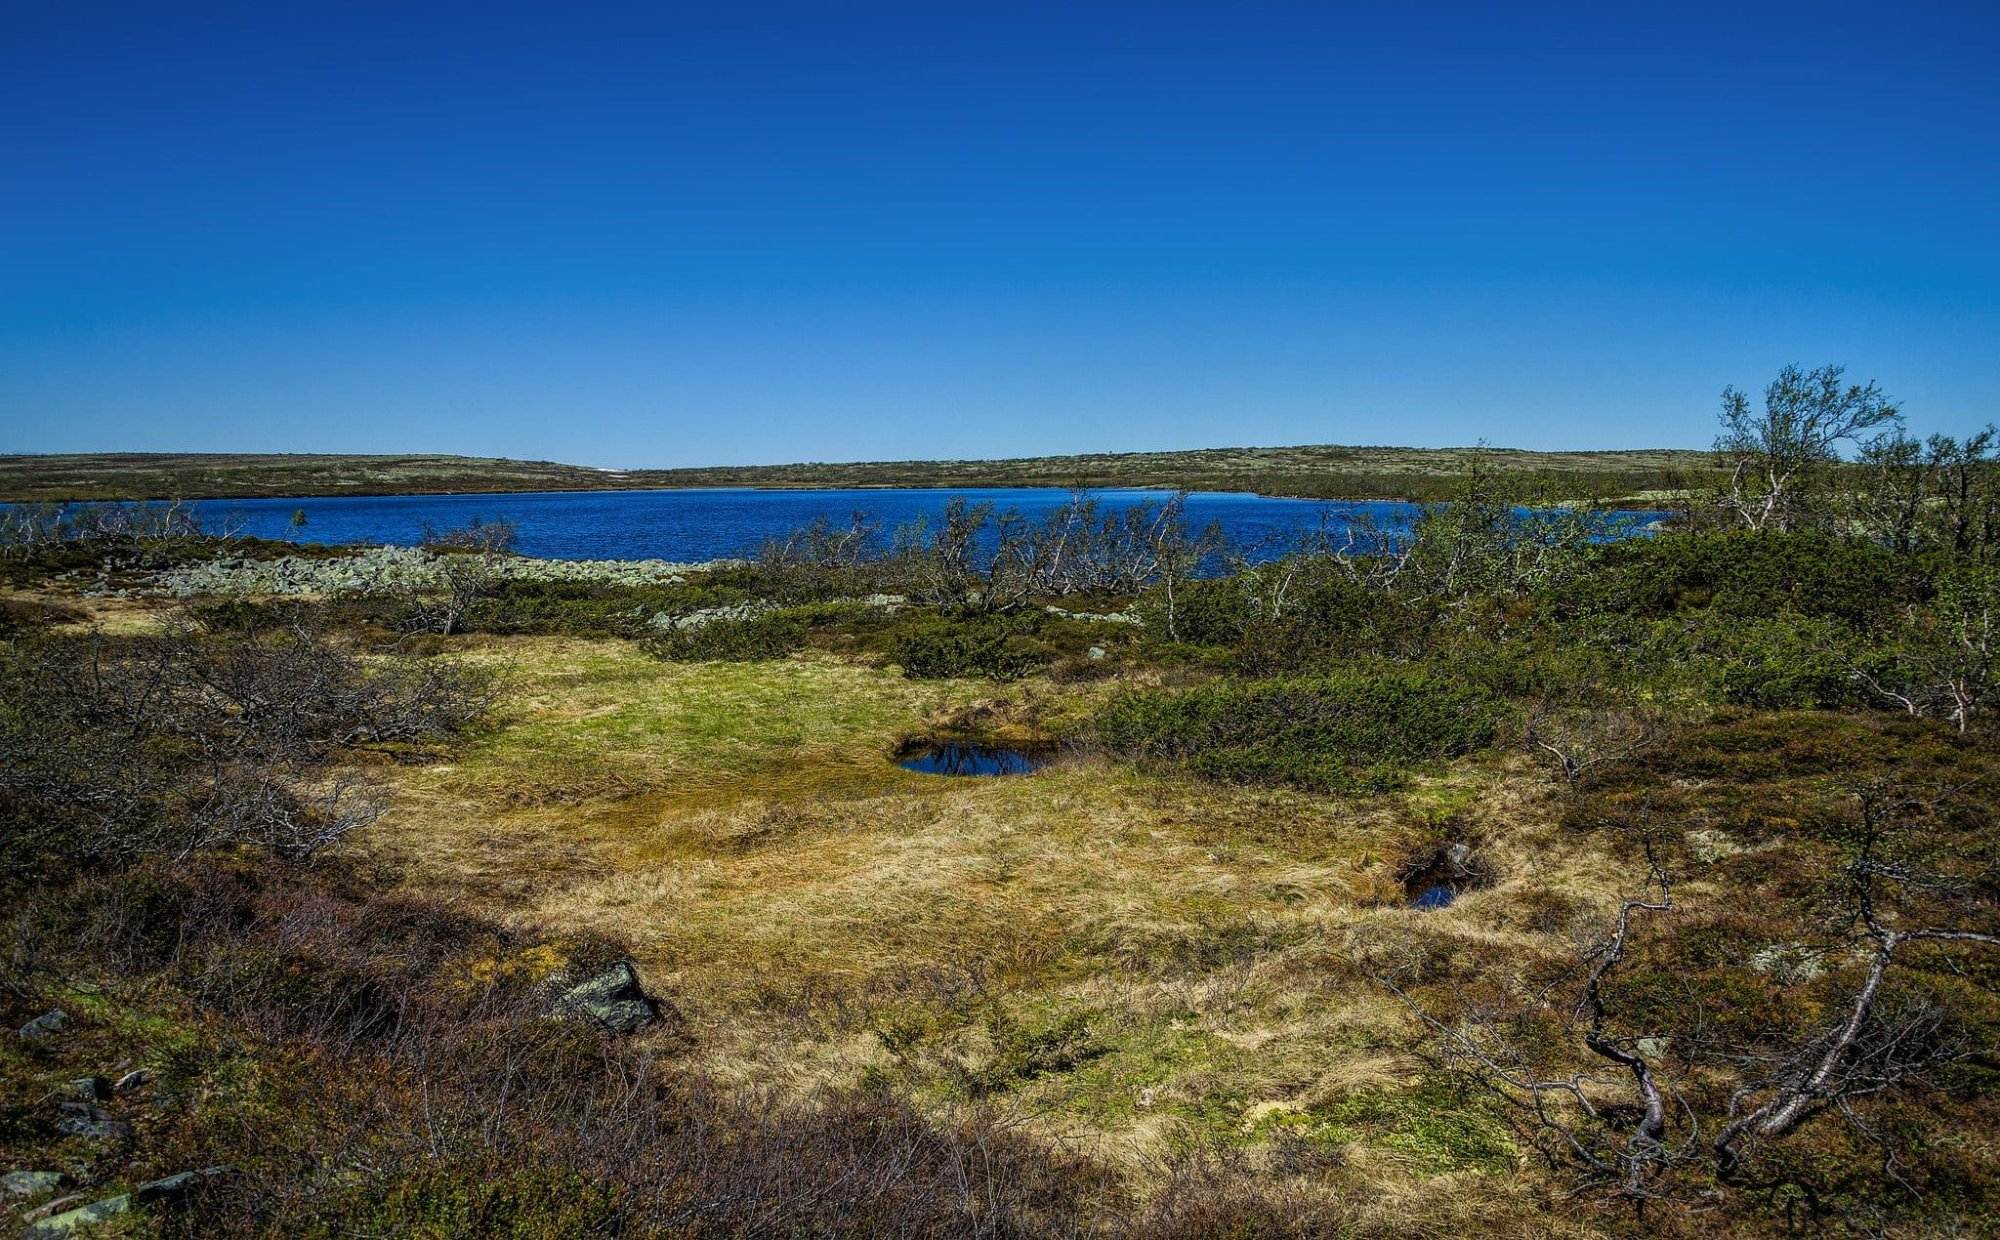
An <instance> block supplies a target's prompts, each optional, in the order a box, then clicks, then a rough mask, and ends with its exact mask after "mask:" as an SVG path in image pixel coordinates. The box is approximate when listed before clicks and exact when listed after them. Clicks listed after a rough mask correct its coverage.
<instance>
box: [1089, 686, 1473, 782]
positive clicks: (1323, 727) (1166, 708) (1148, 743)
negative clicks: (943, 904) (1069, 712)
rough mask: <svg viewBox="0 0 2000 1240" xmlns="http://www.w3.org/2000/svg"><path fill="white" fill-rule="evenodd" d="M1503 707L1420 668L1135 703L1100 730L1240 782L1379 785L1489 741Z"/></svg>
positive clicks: (1111, 743)
mask: <svg viewBox="0 0 2000 1240" xmlns="http://www.w3.org/2000/svg"><path fill="white" fill-rule="evenodd" d="M1500 715H1501V707H1500V704H1499V702H1498V701H1497V700H1496V699H1495V698H1494V697H1492V696H1491V695H1490V694H1488V693H1486V692H1484V691H1483V690H1480V689H1476V688H1471V687H1468V686H1465V685H1462V684H1459V683H1456V682H1453V681H1449V680H1445V679H1444V678H1442V677H1439V676H1436V675H1433V674H1431V673H1429V672H1427V671H1424V670H1421V669H1399V670H1392V671H1386V672H1367V671H1359V670H1347V671H1340V672H1335V673H1332V674H1329V675H1326V676H1318V677H1310V678H1293V679H1279V680H1256V681H1239V680H1215V681H1211V682H1209V683H1208V684H1205V685H1200V686H1197V687H1196V688H1193V689H1186V690H1178V691H1155V692H1144V693H1135V694H1130V695H1127V696H1125V697H1122V698H1119V699H1118V700H1116V701H1114V702H1112V703H1111V704H1110V705H1109V706H1108V707H1106V708H1105V709H1104V711H1102V712H1101V713H1100V714H1099V715H1098V717H1097V719H1096V720H1095V722H1094V728H1093V732H1094V736H1095V739H1096V742H1097V743H1098V744H1099V745H1101V746H1102V747H1103V748H1104V749H1106V750H1108V751H1110V752H1112V753H1116V754H1120V755H1122V756H1125V757H1127V758H1131V759H1134V760H1137V761H1141V762H1158V763H1165V764H1169V765H1175V766H1181V767H1185V768H1186V769H1188V770H1191V771H1193V772H1195V773H1196V774H1200V775H1203V776H1206V777H1209V778H1213V779H1219V780H1224V781H1227V782H1232V783H1282V784H1295V785H1299V786H1302V787H1309V788H1339V787H1348V786H1353V785H1354V784H1355V783H1356V782H1357V781H1358V782H1363V783H1380V782H1384V781H1386V780H1388V779H1392V778H1393V777H1394V773H1395V771H1396V769H1397V768H1400V767H1404V766H1408V765H1410V764H1413V763H1419V762H1425V761H1431V760H1435V759H1439V758H1447V757H1452V756H1455V755H1458V754H1463V753H1467V752H1470V751H1471V750H1474V749H1478V748H1480V747H1482V746H1484V745H1486V744H1488V743H1489V742H1491V740H1492V739H1493V736H1494V733H1495V731H1496V729H1497V727H1498V724H1499V720H1500Z"/></svg>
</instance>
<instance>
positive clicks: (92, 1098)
mask: <svg viewBox="0 0 2000 1240" xmlns="http://www.w3.org/2000/svg"><path fill="white" fill-rule="evenodd" d="M63 1090H64V1092H66V1093H68V1094H70V1095H71V1096H73V1097H77V1098H81V1099H83V1100H84V1101H85V1102H103V1101H105V1100H106V1099H108V1098H110V1097H111V1082H110V1081H107V1080H105V1079H104V1078H103V1077H101V1076H80V1077H78V1078H76V1079H75V1080H73V1081H71V1082H69V1084H67V1085H65V1086H63Z"/></svg>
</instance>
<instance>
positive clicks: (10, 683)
mask: <svg viewBox="0 0 2000 1240" xmlns="http://www.w3.org/2000/svg"><path fill="white" fill-rule="evenodd" d="M268 619H269V618H268V617H262V616H259V617H255V618H254V622H253V621H246V618H245V617H244V616H242V615H240V614H238V615H229V616H224V617H217V616H214V615H213V614H211V617H210V621H211V624H212V625H213V626H214V627H210V625H197V624H188V623H183V624H179V625H176V626H174V627H172V628H170V629H168V630H167V631H165V632H162V633H159V634H153V635H148V636H144V637H135V638H127V639H113V638H106V637H102V636H96V635H48V636H43V635H37V636H35V637H33V638H31V639H28V640H23V641H18V642H16V643H15V644H13V645H12V646H11V647H10V648H8V649H5V650H4V651H0V753H4V755H5V757H4V759H0V793H4V795H0V825H4V826H5V828H6V834H7V840H8V846H7V848H6V849H5V851H4V856H0V885H5V886H13V885H17V884H20V883H24V882H29V881H35V880H45V879H47V878H49V877H51V876H53V875H57V874H61V873H65V872H68V871H70V870H72V869H74V868H76V867H87V866H103V865H108V864H118V863H124V862H129V861H131V860H134V859H137V858H140V857H144V856H155V855H164V856H178V857H186V856H189V855H192V854H193V853H196V852H198V851H202V850H205V849H210V848H216V847H222V846H228V845H241V844H254V845H258V846H261V847H264V848H266V849H269V850H270V851H272V852H274V853H276V854H278V855H280V856H282V857H286V858H291V859H298V860H305V859H309V858H311V857H312V856H313V855H314V854H316V853H318V852H319V851H321V850H322V849H324V848H326V847H327V846H329V845H331V844H333V843H336V842H338V841H339V840H340V839H341V838H342V837H343V836H345V835H346V834H347V833H348V832H350V831H352V830H353V829H355V828H356V827H358V826H362V825H365V824H366V823H367V822H369V821H372V819H373V817H374V815H375V813H376V812H378V804H377V798H376V797H375V796H374V795H373V793H372V790H371V788H370V786H369V784H368V781H366V780H365V779H363V778H361V777H359V776H358V775H357V774H356V772H355V771H354V770H353V769H352V767H351V764H349V763H347V762H346V761H344V759H346V758H347V757H349V756H350V755H352V754H353V753H354V752H355V751H357V750H358V749H359V748H362V747H376V748H379V747H383V746H396V745H410V744H422V743H425V742H429V741H433V740H435V739H437V738H440V737H443V736H446V735H449V734H450V733H453V732H455V731H457V730H459V729H461V728H463V727H464V726H466V725H467V724H468V723H470V722H471V721H472V720H473V719H475V718H476V717H477V716H478V715H479V714H480V713H481V712H482V711H483V709H484V708H485V705H486V703H487V702H488V700H489V699H490V689H489V687H488V685H487V683H486V681H485V680H484V679H483V678H481V677H478V676H475V675H473V674H472V673H470V672H468V671H467V670H465V669H464V668H462V667H460V666H458V665H456V664H453V663H449V662H446V661H443V660H437V659H386V658H377V659H364V658H361V657H357V656H356V655H355V654H354V653H352V652H351V651H349V650H347V649H344V648H342V646H341V645H339V644H338V643H336V642H335V641H333V640H331V639H329V638H328V637H327V636H326V635H324V634H323V633H320V632H318V631H316V630H315V629H313V628H312V627H309V626H308V625H307V624H305V623H303V622H295V623H293V624H291V625H284V626H270V627H266V622H267V621H268Z"/></svg>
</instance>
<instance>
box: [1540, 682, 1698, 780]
mask: <svg viewBox="0 0 2000 1240" xmlns="http://www.w3.org/2000/svg"><path fill="white" fill-rule="evenodd" d="M1663 734H1664V727H1663V723H1662V720H1661V719H1660V717H1659V716H1658V715H1657V714H1656V713H1654V712H1651V711H1646V710H1636V709H1624V708H1616V707H1613V708H1593V707H1588V706H1564V705H1559V704H1557V703H1554V702H1542V703H1539V704H1537V705H1536V706H1535V707H1534V708H1533V710H1531V711H1530V712H1529V715H1528V726H1527V731H1526V732H1525V734H1524V739H1525V741H1526V742H1527V746H1528V749H1529V752H1531V753H1533V754H1535V755H1536V756H1537V757H1539V758H1541V759H1542V760H1543V761H1544V762H1546V763H1547V764H1548V766H1549V767H1550V768H1551V769H1552V770H1554V772H1555V773H1556V774H1557V775H1558V776H1559V777H1560V778H1561V779H1562V781H1563V783H1564V784H1565V785H1566V786H1568V787H1569V788H1570V789H1571V790H1575V789H1576V788H1578V787H1580V786H1582V784H1583V783H1584V782H1585V781H1587V780H1588V779H1589V777H1590V776H1591V775H1592V774H1593V773H1594V772H1595V771H1597V770H1598V769H1600V768H1602V767H1605V766H1608V765H1611V764H1613V763H1618V762H1629V761H1631V760H1632V759H1633V758H1636V757H1639V756H1640V755H1641V754H1644V753H1645V752H1647V751H1648V750H1650V749H1653V748H1654V747H1656V746H1657V745H1658V744H1659V743H1660V741H1661V738H1662V736H1663Z"/></svg>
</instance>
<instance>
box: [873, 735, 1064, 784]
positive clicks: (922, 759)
mask: <svg viewBox="0 0 2000 1240" xmlns="http://www.w3.org/2000/svg"><path fill="white" fill-rule="evenodd" d="M1054 756H1055V755H1054V753H1053V752H1051V751H1049V750H1046V749H1036V748H1022V747H1018V746H1011V745H981V744H976V743H972V742H966V741H924V742H920V743H918V744H915V745H910V746H907V747H905V748H904V749H903V750H902V752H900V753H898V754H897V755H896V765H898V766H900V767H902V768H903V769H904V770H906V771H916V772H918V773H919V774H923V775H971V776H985V775H1026V774H1028V773H1029V772H1030V771H1038V770H1040V769H1041V768H1043V767H1045V766H1047V765H1048V764H1049V760H1050V759H1051V758H1053V757H1054Z"/></svg>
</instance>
